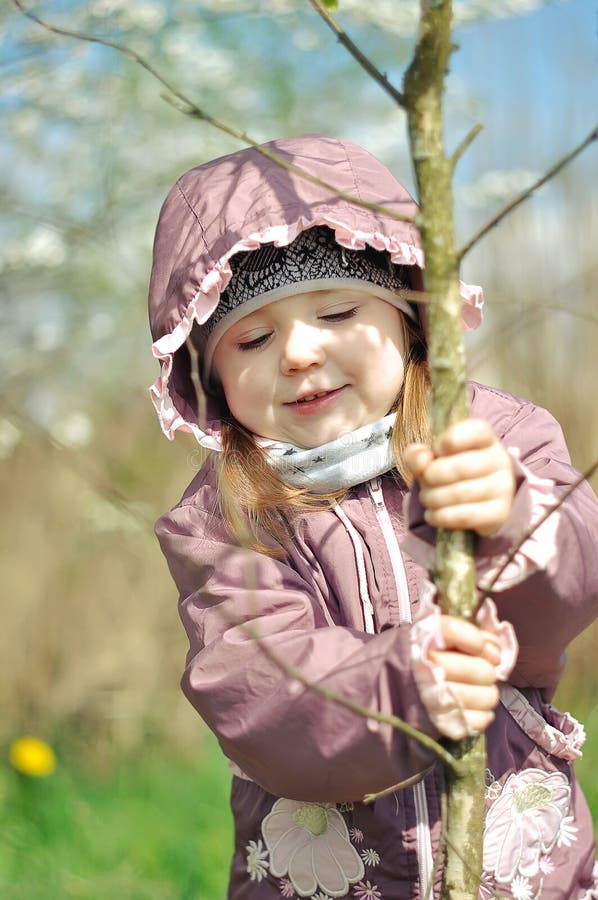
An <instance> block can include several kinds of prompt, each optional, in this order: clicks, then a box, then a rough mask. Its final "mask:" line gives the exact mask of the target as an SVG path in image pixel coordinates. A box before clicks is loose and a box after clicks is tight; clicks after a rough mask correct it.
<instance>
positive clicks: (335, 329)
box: [214, 289, 406, 449]
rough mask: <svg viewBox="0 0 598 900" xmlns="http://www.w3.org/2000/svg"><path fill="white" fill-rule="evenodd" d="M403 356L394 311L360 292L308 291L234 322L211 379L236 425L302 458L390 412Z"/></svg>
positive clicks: (400, 327) (400, 320)
mask: <svg viewBox="0 0 598 900" xmlns="http://www.w3.org/2000/svg"><path fill="white" fill-rule="evenodd" d="M405 349H406V333H405V328H404V325H403V317H402V314H401V313H400V312H399V310H397V309H395V307H394V306H391V304H390V303H386V301H384V300H380V299H379V298H378V297H374V296H373V295H371V294H367V293H365V292H362V291H359V290H347V289H343V290H327V291H311V292H308V293H305V294H297V295H294V296H291V297H288V298H285V299H282V300H278V301H276V302H274V303H270V304H269V305H267V306H264V307H263V308H262V309H259V310H257V311H256V312H253V313H250V314H249V315H247V316H245V317H244V318H243V319H240V320H239V321H238V322H235V324H234V325H232V326H231V327H230V328H229V329H228V331H226V332H225V333H224V335H223V337H222V338H221V340H220V342H219V343H218V345H217V347H216V352H215V354H214V369H215V371H216V374H217V377H218V378H219V380H220V382H221V384H222V387H223V389H224V394H225V396H226V400H227V403H228V406H229V409H230V411H231V413H232V414H233V416H234V417H235V419H236V420H237V421H238V422H240V423H241V424H242V425H244V426H245V428H247V429H248V430H249V431H251V432H253V434H255V435H258V436H261V437H264V438H271V439H273V440H276V441H283V442H285V443H291V444H294V445H295V446H297V447H302V448H306V449H307V448H312V447H319V446H320V445H321V444H325V443H327V442H328V441H333V440H336V438H338V437H340V436H341V435H342V434H344V433H347V432H349V431H353V430H354V429H356V428H359V427H360V426H362V425H367V424H369V423H371V422H375V421H376V420H377V419H381V418H382V417H383V416H385V415H386V414H387V413H388V412H389V410H390V409H391V407H392V405H393V403H394V402H395V400H396V397H397V395H398V393H399V390H400V388H401V385H402V383H403V376H404V358H405Z"/></svg>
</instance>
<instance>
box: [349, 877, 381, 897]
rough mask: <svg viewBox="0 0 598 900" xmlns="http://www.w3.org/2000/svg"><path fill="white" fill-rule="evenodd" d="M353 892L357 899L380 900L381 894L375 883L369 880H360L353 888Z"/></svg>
mask: <svg viewBox="0 0 598 900" xmlns="http://www.w3.org/2000/svg"><path fill="white" fill-rule="evenodd" d="M353 894H354V895H355V896H356V897H357V898H358V900H382V894H381V893H380V889H379V887H378V885H377V884H371V883H370V882H369V881H360V882H359V884H356V885H355V887H354V888H353Z"/></svg>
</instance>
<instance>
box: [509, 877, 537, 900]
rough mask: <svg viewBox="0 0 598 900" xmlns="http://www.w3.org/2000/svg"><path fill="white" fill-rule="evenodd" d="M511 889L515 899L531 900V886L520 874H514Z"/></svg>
mask: <svg viewBox="0 0 598 900" xmlns="http://www.w3.org/2000/svg"><path fill="white" fill-rule="evenodd" d="M511 891H512V893H513V897H514V898H515V900H532V886H531V884H530V882H529V880H528V879H527V878H524V877H523V876H522V875H515V878H514V879H513V881H512V882H511Z"/></svg>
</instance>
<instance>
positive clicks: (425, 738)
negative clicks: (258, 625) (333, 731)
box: [243, 623, 461, 778]
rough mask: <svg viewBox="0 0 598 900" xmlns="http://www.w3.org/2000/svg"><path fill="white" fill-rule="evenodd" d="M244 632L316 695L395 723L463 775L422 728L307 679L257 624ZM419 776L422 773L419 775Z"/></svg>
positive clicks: (247, 627) (371, 717) (246, 624)
mask: <svg viewBox="0 0 598 900" xmlns="http://www.w3.org/2000/svg"><path fill="white" fill-rule="evenodd" d="M243 629H244V631H245V632H246V633H247V634H248V635H249V637H251V638H252V640H254V641H255V642H256V643H257V645H258V646H259V648H260V651H261V652H262V653H263V654H264V656H265V657H266V658H267V659H269V660H270V662H272V663H273V664H274V665H275V666H276V667H277V668H278V669H279V670H280V671H281V672H282V673H283V674H284V675H286V676H287V678H289V679H291V680H292V681H298V682H299V684H302V685H303V686H304V687H306V688H307V689H308V690H310V691H313V692H314V693H315V694H319V695H320V696H321V697H324V698H325V699H326V700H330V701H332V703H337V704H338V705H339V706H344V707H345V709H349V710H351V712H354V713H356V714H357V715H358V716H361V717H362V718H364V719H370V720H372V721H373V722H381V723H383V724H385V725H391V726H392V727H393V728H396V729H397V731H402V732H403V734H406V735H407V737H410V738H411V739H412V740H414V741H417V743H418V744H421V745H422V747H425V748H426V749H427V750H430V751H431V752H432V753H434V755H435V756H437V757H438V758H439V759H441V760H442V762H443V763H444V764H445V766H447V767H448V768H449V769H450V770H451V771H452V772H454V773H455V775H459V774H460V772H461V765H460V763H459V761H458V760H456V759H455V758H454V757H453V756H452V755H451V754H450V753H449V752H448V750H446V749H445V748H444V747H443V746H442V744H439V743H438V742H437V741H435V740H434V739H433V738H431V737H429V735H427V734H424V733H423V732H421V731H418V730H417V728H413V727H412V726H411V725H408V724H407V722H404V721H403V720H402V719H399V718H398V717H397V716H392V715H389V714H387V713H380V712H377V711H376V710H375V709H369V708H368V707H367V706H362V705H361V703H355V702H354V701H353V700H349V699H348V698H347V697H342V696H341V695H340V694H337V693H336V691H331V690H330V689H329V688H327V687H324V686H323V685H321V684H318V683H317V682H315V681H312V680H311V679H310V678H307V677H306V676H305V675H304V674H303V672H301V670H300V669H297V668H295V666H290V665H289V664H288V663H287V662H285V661H284V660H282V659H281V658H280V657H279V656H278V655H277V654H276V653H273V652H272V650H271V648H270V647H268V646H267V644H266V643H265V642H264V641H263V640H262V638H261V635H260V634H259V632H258V631H257V629H255V628H254V627H253V626H251V625H249V624H248V623H245V624H244V625H243ZM418 778H419V776H418Z"/></svg>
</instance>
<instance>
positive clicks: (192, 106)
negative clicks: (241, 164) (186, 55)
mask: <svg viewBox="0 0 598 900" xmlns="http://www.w3.org/2000/svg"><path fill="white" fill-rule="evenodd" d="M13 3H14V4H15V6H17V7H18V9H19V10H20V11H21V12H22V13H23V15H24V16H26V17H27V18H28V19H31V20H32V21H33V22H36V23H37V24H38V25H40V26H41V27H42V28H45V29H46V30H47V31H50V32H52V33H54V34H58V35H61V36H62V37H70V38H74V39H75V40H79V41H88V42H89V43H92V44H101V45H103V46H105V47H110V48H111V49H112V50H116V51H117V52H118V53H122V54H124V55H125V56H127V57H129V59H132V60H133V61H134V62H136V63H138V64H139V65H140V66H141V67H142V68H144V69H145V70H146V71H147V72H148V73H149V74H150V75H151V76H152V77H153V78H155V79H157V80H158V81H159V82H160V84H162V85H164V87H165V88H166V89H167V90H168V91H169V92H170V94H172V97H168V96H166V95H164V94H162V95H161V96H162V99H164V100H166V101H167V102H168V103H170V105H171V106H173V107H174V108H175V109H177V110H178V111H179V112H182V113H183V114H184V115H186V116H189V117H191V118H193V119H199V120H200V121H202V122H206V123H207V124H208V125H212V127H214V128H217V129H218V130H219V131H222V132H223V133H224V134H228V135H229V136H230V137H233V138H236V139H237V140H239V141H241V142H242V143H243V144H246V145H247V146H249V147H253V149H254V150H257V152H258V153H261V155H262V156H265V157H266V158H267V159H269V160H271V162H273V163H275V164H276V165H278V166H280V167H281V168H283V169H286V170H287V171H289V172H292V173H293V174H294V175H297V176H299V178H303V179H304V180H305V181H308V182H310V183H311V184H315V185H317V186H318V187H321V188H323V189H324V190H327V191H331V192H332V193H333V194H335V196H337V197H339V198H340V199H341V200H345V201H346V202H347V203H351V204H352V205H353V206H359V207H361V208H363V209H369V210H371V211H372V212H376V213H380V214H381V215H385V216H388V217H389V218H391V219H395V220H396V221H398V222H413V220H414V216H407V215H404V214H402V213H399V212H396V210H393V209H389V208H388V207H387V206H382V205H381V204H379V203H371V202H370V201H368V200H363V199H362V198H361V197H356V196H355V195H353V194H348V193H346V192H345V191H341V190H339V189H338V188H337V187H335V186H334V185H332V184H329V183H328V182H327V181H323V180H322V179H321V178H317V177H316V176H315V175H311V174H310V173H309V172H307V171H306V170H305V169H301V168H300V167H299V166H295V165H293V164H292V163H289V162H288V161H287V160H286V159H284V157H282V156H280V155H279V154H278V153H275V152H274V151H272V150H269V149H268V148H267V147H265V146H264V145H263V144H260V143H258V141H256V140H254V139H253V138H252V137H250V135H249V134H247V132H246V131H240V130H239V129H237V128H234V127H233V126H232V125H227V124H226V122H222V121H220V120H219V119H216V118H215V117H214V116H212V115H210V113H208V112H206V111H205V110H204V109H202V108H201V107H200V106H197V104H196V103H194V102H193V100H191V99H189V97H187V96H186V95H185V94H183V93H182V91H180V90H179V89H178V88H176V87H175V86H174V85H173V84H171V83H170V82H169V81H168V79H167V78H165V77H164V76H163V75H162V74H161V73H160V72H159V71H158V70H157V69H156V68H154V66H152V65H151V64H150V63H149V62H148V61H147V60H146V59H145V57H143V56H141V54H139V53H137V52H136V51H135V50H132V49H131V48H130V47H127V46H126V45H125V44H119V43H117V42H116V41H110V40H108V39H107V38H102V37H98V36H97V35H93V34H87V33H85V32H82V31H73V30H71V29H68V28H61V27H59V26H57V25H52V24H50V23H49V22H46V21H45V20H44V19H41V18H40V17H39V16H37V15H36V14H35V13H32V12H30V11H29V10H28V9H26V8H25V7H24V6H23V3H22V0H13ZM177 101H178V102H177Z"/></svg>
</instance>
